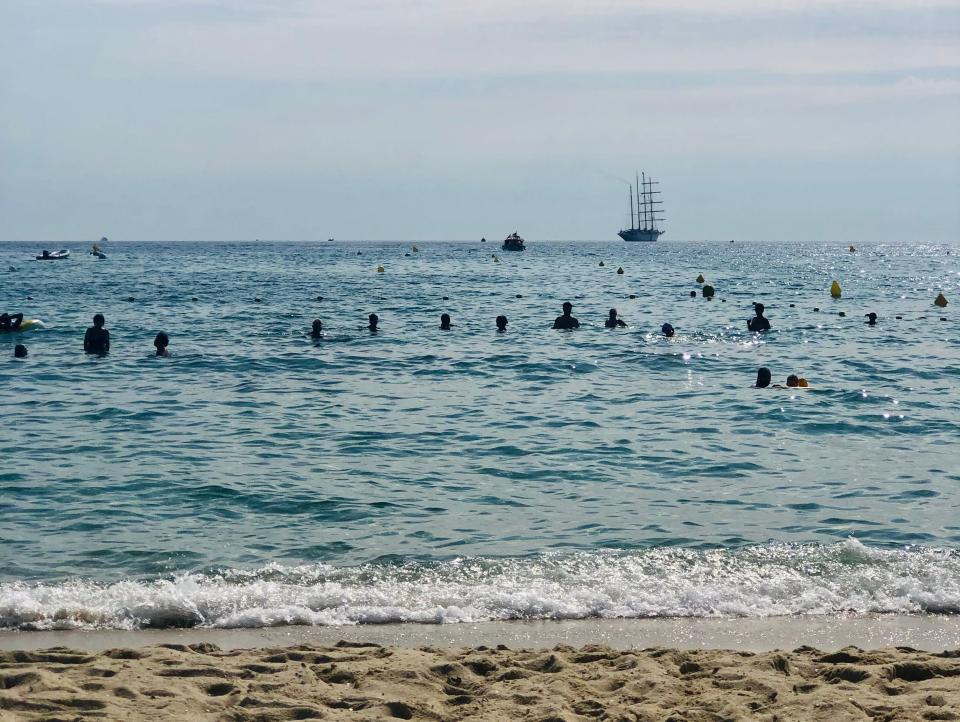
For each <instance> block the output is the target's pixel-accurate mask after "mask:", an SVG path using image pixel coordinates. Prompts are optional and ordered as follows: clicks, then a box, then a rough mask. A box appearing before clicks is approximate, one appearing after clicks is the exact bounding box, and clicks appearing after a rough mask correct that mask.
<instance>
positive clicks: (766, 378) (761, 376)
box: [754, 366, 772, 389]
mask: <svg viewBox="0 0 960 722" xmlns="http://www.w3.org/2000/svg"><path fill="white" fill-rule="evenodd" d="M771 378H772V376H771V374H770V369H768V368H767V367H766V366H763V367H761V368H759V369H757V383H756V384H755V385H754V388H757V389H765V388H767V387H768V386H769V385H770V379H771Z"/></svg>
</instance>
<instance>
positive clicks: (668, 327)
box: [660, 323, 676, 338]
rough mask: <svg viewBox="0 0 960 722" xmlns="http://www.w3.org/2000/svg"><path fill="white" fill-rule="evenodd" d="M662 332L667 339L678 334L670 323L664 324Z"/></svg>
mask: <svg viewBox="0 0 960 722" xmlns="http://www.w3.org/2000/svg"><path fill="white" fill-rule="evenodd" d="M660 331H661V333H663V335H664V336H666V337H667V338H673V334H675V333H676V331H674V329H673V326H671V325H670V324H669V323H665V324H663V325H662V326H661V327H660Z"/></svg>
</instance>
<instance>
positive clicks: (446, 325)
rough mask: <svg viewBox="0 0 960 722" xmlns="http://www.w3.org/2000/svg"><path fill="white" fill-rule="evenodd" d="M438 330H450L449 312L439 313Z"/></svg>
mask: <svg viewBox="0 0 960 722" xmlns="http://www.w3.org/2000/svg"><path fill="white" fill-rule="evenodd" d="M440 330H441V331H449V330H450V314H449V313H441V314H440Z"/></svg>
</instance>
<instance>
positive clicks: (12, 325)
mask: <svg viewBox="0 0 960 722" xmlns="http://www.w3.org/2000/svg"><path fill="white" fill-rule="evenodd" d="M21 323H23V314H22V313H0V331H19V330H20V324H21Z"/></svg>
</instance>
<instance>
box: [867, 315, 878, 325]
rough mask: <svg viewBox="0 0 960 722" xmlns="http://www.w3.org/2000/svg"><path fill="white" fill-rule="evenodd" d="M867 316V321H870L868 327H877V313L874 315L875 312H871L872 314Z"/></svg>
mask: <svg viewBox="0 0 960 722" xmlns="http://www.w3.org/2000/svg"><path fill="white" fill-rule="evenodd" d="M865 315H866V317H867V319H868V321H867V325H868V326H876V325H877V314H875V313H873V312H872V311H871V312H870V313H868V314H865Z"/></svg>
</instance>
